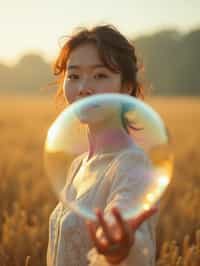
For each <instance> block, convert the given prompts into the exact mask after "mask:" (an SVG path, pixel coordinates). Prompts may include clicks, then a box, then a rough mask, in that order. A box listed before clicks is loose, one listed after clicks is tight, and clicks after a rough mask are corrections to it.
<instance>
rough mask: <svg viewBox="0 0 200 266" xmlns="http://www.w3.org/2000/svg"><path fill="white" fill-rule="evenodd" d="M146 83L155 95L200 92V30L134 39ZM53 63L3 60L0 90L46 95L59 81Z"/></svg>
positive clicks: (29, 56)
mask: <svg viewBox="0 0 200 266" xmlns="http://www.w3.org/2000/svg"><path fill="white" fill-rule="evenodd" d="M133 43H134V45H135V46H136V52H137V55H138V57H139V60H140V62H141V63H142V64H143V65H144V73H142V72H141V74H142V75H141V77H142V80H144V81H145V86H147V87H149V88H151V89H150V92H151V94H154V95H173V96H174V95H191V96H194V95H200V75H199V71H200V52H199V48H200V29H195V30H193V31H190V32H189V33H185V34H183V33H180V32H178V31H176V30H165V31H160V32H156V33H154V34H152V35H145V36H141V37H139V38H137V39H134V40H133ZM52 65H53V62H51V63H50V62H46V61H45V60H44V58H43V57H42V56H40V55H39V54H25V55H24V56H22V57H21V59H20V60H19V61H18V62H17V64H15V65H14V66H12V67H11V66H6V65H4V64H2V63H1V62H0V91H1V92H2V93H4V94H15V93H17V94H26V93H34V94H43V95H45V94H46V93H48V90H47V91H46V92H45V93H44V92H42V93H41V90H40V88H45V87H47V85H48V84H49V83H51V82H53V81H54V80H55V78H54V76H53V73H52V72H53V71H52Z"/></svg>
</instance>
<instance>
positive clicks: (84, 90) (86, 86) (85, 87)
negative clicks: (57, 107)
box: [78, 81, 94, 97]
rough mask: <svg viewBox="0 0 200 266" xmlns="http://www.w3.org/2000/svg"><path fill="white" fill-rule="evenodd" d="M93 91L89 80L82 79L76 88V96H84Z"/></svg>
mask: <svg viewBox="0 0 200 266" xmlns="http://www.w3.org/2000/svg"><path fill="white" fill-rule="evenodd" d="M93 93H94V88H93V86H92V84H91V82H89V81H84V82H82V83H81V84H80V85H79V88H78V96H79V97H84V96H89V95H92V94H93Z"/></svg>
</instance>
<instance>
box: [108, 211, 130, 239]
mask: <svg viewBox="0 0 200 266" xmlns="http://www.w3.org/2000/svg"><path fill="white" fill-rule="evenodd" d="M112 213H113V215H114V216H115V219H116V222H117V224H118V226H119V230H120V235H119V236H118V238H119V239H117V240H127V239H129V234H128V231H127V224H126V222H125V221H124V219H123V217H122V216H121V214H120V211H119V210H118V209H117V208H113V209H112Z"/></svg>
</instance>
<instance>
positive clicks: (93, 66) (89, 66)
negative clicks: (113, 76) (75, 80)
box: [67, 64, 105, 70]
mask: <svg viewBox="0 0 200 266" xmlns="http://www.w3.org/2000/svg"><path fill="white" fill-rule="evenodd" d="M84 67H86V68H102V67H104V68H105V65H103V64H95V65H87V66H84ZM80 68H82V67H81V66H80V65H69V66H67V69H68V70H70V69H80Z"/></svg>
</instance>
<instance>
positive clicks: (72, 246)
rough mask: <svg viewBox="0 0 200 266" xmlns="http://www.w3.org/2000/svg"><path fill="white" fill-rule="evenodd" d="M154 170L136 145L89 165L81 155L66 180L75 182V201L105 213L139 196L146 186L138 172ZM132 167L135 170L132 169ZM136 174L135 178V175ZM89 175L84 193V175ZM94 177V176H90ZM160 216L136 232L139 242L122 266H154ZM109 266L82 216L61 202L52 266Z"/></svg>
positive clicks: (52, 229)
mask: <svg viewBox="0 0 200 266" xmlns="http://www.w3.org/2000/svg"><path fill="white" fill-rule="evenodd" d="M144 167H149V162H148V160H147V158H146V157H145V154H144V152H143V151H142V150H141V149H139V148H138V147H137V146H134V148H132V147H131V148H130V149H126V150H124V151H123V152H120V153H107V154H106V153H105V154H103V155H99V156H96V157H94V158H92V159H91V160H89V161H86V155H85V154H84V155H82V156H80V157H78V158H77V159H76V160H75V161H74V162H73V164H72V167H71V170H70V173H69V175H68V177H67V179H68V180H71V183H70V182H67V183H68V184H69V183H70V184H71V186H72V184H73V186H72V188H74V187H75V189H74V190H73V189H72V194H71V197H76V199H78V200H79V201H80V202H81V203H83V204H84V203H87V205H88V206H90V207H91V208H92V207H94V206H98V207H101V208H102V209H103V210H104V212H105V213H107V212H109V210H110V209H111V208H112V207H114V206H117V207H118V208H119V209H123V208H126V207H127V204H129V202H130V199H131V200H132V199H133V198H134V196H135V197H136V196H137V194H138V193H140V189H142V187H143V186H144V185H145V184H144V180H145V179H143V178H140V176H139V174H138V173H139V172H138V171H137V170H136V171H135V173H137V174H135V175H133V172H134V171H133V169H134V168H135V169H143V168H144ZM130 169H131V171H130ZM130 172H131V174H130ZM81 173H82V174H85V176H87V177H88V176H89V178H87V179H86V180H85V183H84V185H85V184H87V185H86V186H85V188H84V190H83V189H82V188H83V186H81V184H82V183H81V181H80V180H83V178H79V175H80V174H81ZM88 174H89V175H88ZM156 221H157V214H156V215H154V216H152V217H151V218H149V219H148V220H146V221H145V222H144V223H143V224H142V225H141V226H140V227H139V228H138V230H137V231H136V234H135V242H134V245H133V247H132V248H131V250H130V253H129V255H128V257H127V258H126V259H125V260H124V261H123V262H122V263H120V264H119V266H154V265H155V252H156V244H155V227H156ZM86 265H90V266H108V265H110V264H109V263H108V262H107V261H106V259H105V257H104V256H103V255H100V254H98V252H97V251H96V249H95V248H94V247H93V244H92V241H91V240H90V236H89V233H88V230H87V227H86V225H85V221H84V219H83V218H81V217H80V216H78V215H77V214H75V213H74V212H73V211H71V210H70V209H68V208H66V207H65V206H64V205H63V204H62V203H61V202H59V203H58V205H57V206H56V208H55V209H54V211H53V212H52V214H51V216H50V221H49V243H48V250H47V266H86Z"/></svg>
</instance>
